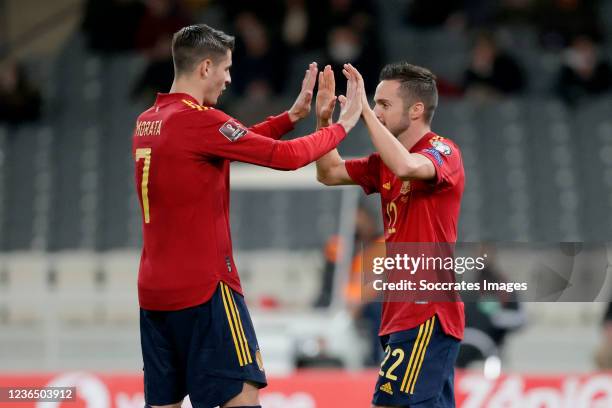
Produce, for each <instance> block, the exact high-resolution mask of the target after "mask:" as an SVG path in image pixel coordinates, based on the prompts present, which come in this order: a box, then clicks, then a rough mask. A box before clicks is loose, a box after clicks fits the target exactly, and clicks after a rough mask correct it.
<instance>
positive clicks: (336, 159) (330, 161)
mask: <svg viewBox="0 0 612 408" xmlns="http://www.w3.org/2000/svg"><path fill="white" fill-rule="evenodd" d="M330 125H331V120H330V119H321V118H320V117H317V130H319V129H321V128H324V127H327V126H330ZM316 165H317V181H318V182H320V183H323V184H325V185H334V184H335V183H334V180H333V172H334V169H335V168H337V167H338V166H344V160H342V157H341V156H340V153H338V149H332V150H331V151H330V152H329V153H326V154H324V155H323V156H321V157H320V158H319V159H318V160H317V161H316Z"/></svg>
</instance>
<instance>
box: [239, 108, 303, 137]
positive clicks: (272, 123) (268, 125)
mask: <svg viewBox="0 0 612 408" xmlns="http://www.w3.org/2000/svg"><path fill="white" fill-rule="evenodd" d="M249 130H250V131H251V132H254V133H257V134H259V135H262V136H266V137H269V138H271V139H274V140H278V139H280V138H281V137H283V135H285V134H287V133H289V132H290V131H291V130H293V121H292V120H291V119H290V117H289V114H288V112H284V113H281V114H280V115H277V116H270V117H268V118H266V120H265V121H263V122H261V123H258V124H256V125H253V126H251V127H250V128H249Z"/></svg>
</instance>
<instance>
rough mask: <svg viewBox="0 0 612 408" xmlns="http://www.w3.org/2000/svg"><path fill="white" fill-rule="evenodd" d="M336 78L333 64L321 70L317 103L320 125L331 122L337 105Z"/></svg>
mask: <svg viewBox="0 0 612 408" xmlns="http://www.w3.org/2000/svg"><path fill="white" fill-rule="evenodd" d="M336 99H337V98H336V80H335V78H334V71H332V69H331V66H329V65H327V66H326V67H325V69H324V70H323V71H321V72H319V85H318V88H317V100H316V103H315V106H316V113H317V122H318V123H319V125H320V126H327V125H329V123H330V122H331V118H332V115H333V113H334V108H335V107H336Z"/></svg>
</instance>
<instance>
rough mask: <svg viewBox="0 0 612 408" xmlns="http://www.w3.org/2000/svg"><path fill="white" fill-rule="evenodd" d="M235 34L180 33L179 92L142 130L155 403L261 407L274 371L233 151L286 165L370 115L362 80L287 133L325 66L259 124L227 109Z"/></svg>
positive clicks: (148, 362) (144, 331)
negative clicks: (262, 340)
mask: <svg viewBox="0 0 612 408" xmlns="http://www.w3.org/2000/svg"><path fill="white" fill-rule="evenodd" d="M233 46H234V38H233V37H231V36H229V35H227V34H225V33H223V32H221V31H218V30H214V29H212V28H210V27H208V26H206V25H203V24H201V25H193V26H188V27H185V28H183V29H181V30H179V31H178V32H177V33H176V34H175V35H174V37H173V41H172V54H173V58H174V68H175V78H174V83H173V85H172V88H171V90H170V93H168V94H159V95H158V96H157V100H156V101H155V104H154V105H153V106H152V107H151V108H149V109H148V110H146V111H145V112H143V113H142V114H141V115H140V116H139V117H138V119H137V122H136V127H135V130H134V135H133V155H134V161H135V163H136V168H135V170H136V172H135V173H136V174H135V178H136V188H137V191H138V198H139V200H140V203H141V207H142V215H143V236H144V243H143V248H142V255H141V259H140V268H139V273H138V297H139V303H140V334H141V346H142V354H143V361H144V383H145V401H146V404H147V406H163V407H168V408H171V407H177V408H178V407H180V405H181V402H182V401H183V398H184V397H185V396H186V395H189V397H190V400H191V403H192V405H193V406H194V407H195V408H200V407H201V408H208V407H214V406H221V407H259V405H258V404H259V397H258V389H259V388H262V387H264V386H265V385H266V377H265V372H264V367H263V362H262V359H261V353H260V350H259V346H258V344H257V338H256V336H255V331H254V329H253V324H252V322H251V319H250V316H249V313H248V310H247V307H246V304H245V301H244V297H243V295H242V289H241V287H240V279H239V277H238V273H237V271H236V265H235V263H234V259H233V255H232V241H231V234H230V222H229V167H230V161H243V162H248V163H253V164H257V165H260V166H267V167H272V168H277V169H283V170H291V169H296V168H298V167H302V166H304V165H306V164H308V163H310V162H312V161H314V160H316V159H318V158H319V157H321V156H322V155H323V154H325V153H327V152H329V151H330V150H331V149H333V148H335V147H336V145H337V144H338V143H340V141H341V140H342V139H344V137H345V136H346V133H347V132H348V131H349V130H350V129H351V128H352V127H353V126H354V125H355V124H356V122H357V121H358V120H359V116H360V113H361V103H362V102H361V96H360V95H359V94H358V93H357V86H358V84H357V78H354V79H352V80H351V81H349V83H348V85H347V95H346V98H343V101H344V103H343V108H342V113H341V114H340V119H339V121H338V123H337V124H335V125H331V126H329V127H327V128H325V129H321V130H318V131H316V132H315V133H313V134H311V135H308V136H304V137H301V138H297V139H294V140H290V141H280V140H277V139H279V138H280V137H281V136H282V135H283V134H285V133H287V132H288V131H290V130H291V129H292V128H293V123H294V122H295V121H297V120H299V119H302V118H303V117H305V116H306V115H308V113H309V112H310V105H311V99H312V93H313V87H314V84H315V82H316V74H317V68H316V64H311V65H310V67H309V69H308V71H307V72H306V75H305V78H304V82H303V85H302V91H301V92H300V94H299V96H298V98H297V100H296V102H295V104H294V105H293V107H292V108H291V109H290V110H289V112H285V113H283V114H281V115H278V116H275V117H271V118H268V120H266V121H265V122H263V123H260V124H258V125H255V126H252V127H250V128H248V127H246V126H244V125H242V124H241V123H240V122H239V121H238V120H236V119H234V118H232V117H230V116H228V115H227V114H225V113H224V112H221V111H220V110H217V109H215V108H214V107H213V106H214V105H215V104H216V103H217V99H218V98H219V95H220V94H221V93H222V92H223V90H224V89H225V88H226V87H227V86H228V85H229V84H230V81H231V77H230V67H231V63H232V62H231V61H232V49H233Z"/></svg>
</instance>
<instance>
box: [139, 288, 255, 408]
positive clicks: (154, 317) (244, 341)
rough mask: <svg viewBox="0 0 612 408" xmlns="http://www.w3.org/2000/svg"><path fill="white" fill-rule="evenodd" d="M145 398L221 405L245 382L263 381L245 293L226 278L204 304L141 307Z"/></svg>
mask: <svg viewBox="0 0 612 408" xmlns="http://www.w3.org/2000/svg"><path fill="white" fill-rule="evenodd" d="M140 340H141V345H142V357H143V361H144V389H145V401H146V403H147V404H149V405H168V404H174V403H177V402H179V401H181V400H183V398H184V397H185V396H186V395H189V399H190V400H191V404H192V405H193V407H194V408H212V407H216V406H217V405H222V404H224V403H225V402H227V401H229V400H230V399H232V398H233V397H234V396H236V395H238V394H239V393H240V392H241V391H242V387H243V383H244V382H251V383H253V384H254V385H255V386H257V387H259V388H263V387H265V386H266V385H267V383H266V375H265V372H264V369H263V363H262V359H261V353H260V352H259V346H258V345H257V338H256V337H255V330H254V329H253V323H252V322H251V317H250V316H249V311H248V310H247V307H246V304H245V302H244V298H243V297H242V296H241V295H239V294H237V293H235V292H234V291H233V290H232V289H231V288H230V287H229V286H227V285H226V284H225V283H223V282H221V283H219V287H218V288H217V291H216V292H215V294H214V295H213V297H212V298H211V299H210V300H209V301H208V302H206V303H204V304H201V305H199V306H194V307H190V308H187V309H182V310H177V311H168V312H165V311H149V310H143V309H140Z"/></svg>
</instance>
